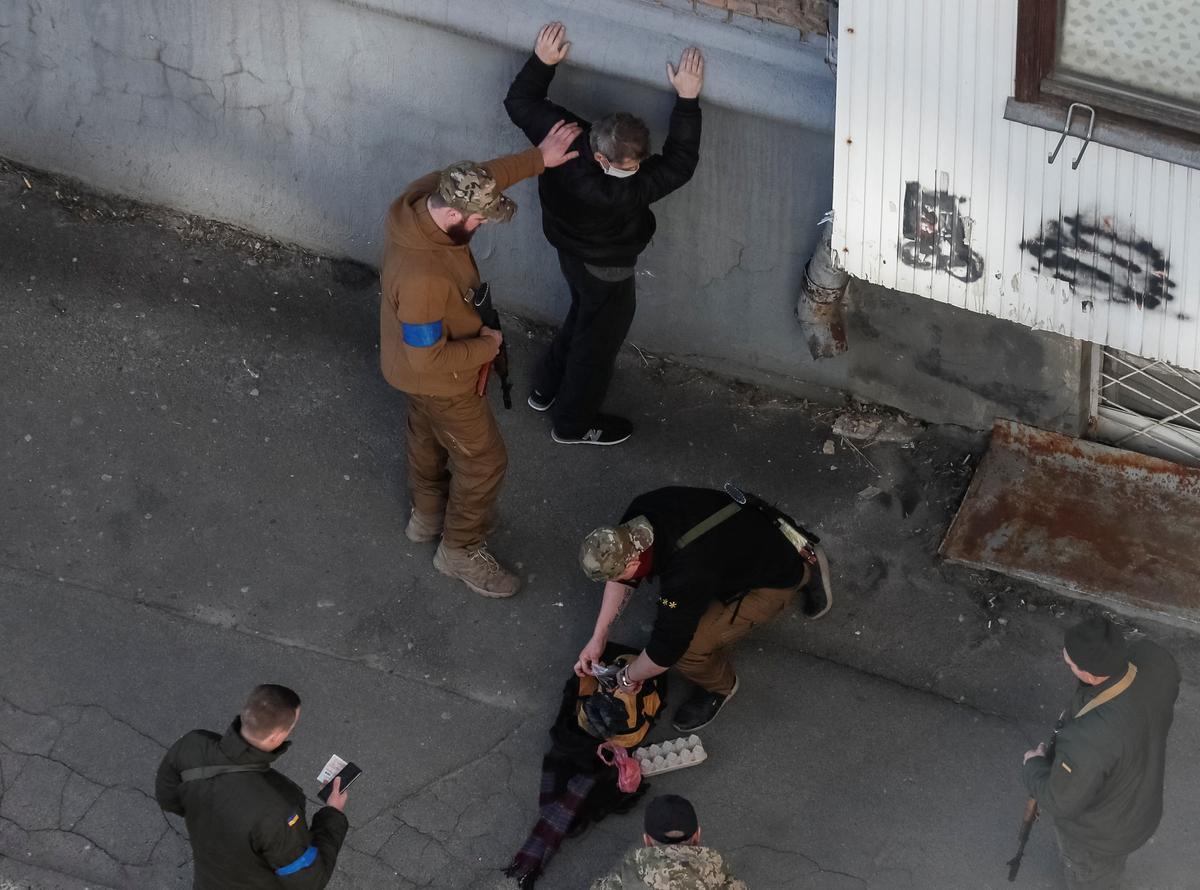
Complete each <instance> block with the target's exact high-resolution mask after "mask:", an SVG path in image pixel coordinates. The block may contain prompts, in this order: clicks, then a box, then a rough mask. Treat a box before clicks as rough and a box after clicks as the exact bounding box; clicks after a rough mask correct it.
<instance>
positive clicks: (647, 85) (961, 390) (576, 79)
mask: <svg viewBox="0 0 1200 890" xmlns="http://www.w3.org/2000/svg"><path fill="white" fill-rule="evenodd" d="M705 10H708V12H705ZM553 18H559V19H562V20H564V21H565V22H566V23H567V26H568V29H569V36H570V39H571V40H572V43H573V47H572V54H571V59H570V60H568V63H567V64H566V65H565V67H564V69H563V70H562V71H561V72H560V73H559V77H558V80H557V81H556V83H555V86H554V88H553V92H552V95H553V97H554V98H555V99H556V100H557V101H559V102H560V103H562V104H564V105H567V106H569V107H572V108H573V109H575V110H576V111H578V112H579V113H580V114H583V115H586V116H594V115H599V114H602V113H604V112H606V111H608V110H612V109H613V108H625V109H627V110H630V111H632V112H634V113H636V114H639V115H641V116H643V117H644V118H645V119H646V120H647V121H648V122H649V123H650V125H651V129H652V131H653V134H654V136H655V139H656V142H660V141H661V139H662V138H663V136H664V135H665V125H666V120H667V115H668V113H669V110H670V107H671V103H672V99H673V93H672V92H671V91H670V88H669V85H668V84H667V82H666V80H665V76H664V70H663V69H664V64H665V61H666V60H667V59H668V58H677V57H678V54H679V51H680V49H682V47H684V46H685V45H687V44H689V43H696V44H698V45H700V46H702V47H703V48H704V49H705V51H706V54H707V56H708V60H709V64H708V72H707V77H708V82H707V84H706V87H705V93H704V100H705V102H704V114H705V129H704V141H703V146H702V158H701V164H700V168H699V171H698V172H697V174H696V177H695V178H694V180H693V181H692V182H691V183H690V184H689V185H688V186H686V187H685V188H684V189H683V190H682V191H680V192H677V193H676V194H674V195H672V196H670V197H668V198H667V199H666V200H664V201H662V202H661V203H660V204H659V205H656V211H657V214H658V217H659V221H660V226H659V232H658V235H657V236H656V238H655V241H654V243H653V245H652V246H651V247H650V249H649V250H648V251H647V252H646V253H645V255H644V256H643V261H642V264H641V267H640V269H639V273H638V289H639V303H640V306H639V311H638V318H637V321H636V323H635V326H634V330H633V333H632V335H631V339H632V340H633V341H635V342H637V343H638V344H640V345H641V346H643V347H645V348H649V349H652V350H655V351H658V352H665V353H672V354H676V355H679V356H682V357H685V358H688V359H690V360H691V361H693V362H695V363H697V364H700V365H703V366H707V367H711V368H715V369H717V370H721V371H724V372H726V373H730V374H733V375H735V376H741V377H750V378H755V377H762V376H763V375H769V376H771V377H772V378H773V379H774V381H775V382H777V383H780V382H781V383H783V384H785V385H789V386H791V387H792V388H793V389H795V388H804V387H805V386H816V387H825V388H830V389H835V390H849V391H852V392H855V393H856V394H858V395H860V396H861V397H863V398H868V399H877V400H880V401H884V402H889V403H892V404H897V405H900V406H902V407H906V408H908V409H909V410H913V411H914V412H915V413H917V414H918V415H922V416H926V417H929V418H930V419H937V420H957V421H958V422H967V423H971V424H973V425H979V424H981V423H982V424H983V425H986V423H987V421H988V420H990V416H991V414H993V413H1001V414H1005V415H1007V416H1014V415H1015V414H1016V413H1018V411H1017V409H1019V408H1021V407H1022V406H1020V405H1013V404H1011V402H1006V401H1005V399H1006V398H1008V397H1011V396H1012V395H1013V394H1016V393H1025V392H1029V391H1034V390H1038V389H1040V388H1041V387H1042V385H1043V384H1044V382H1045V380H1046V379H1047V378H1052V379H1055V380H1059V379H1061V377H1062V375H1063V373H1064V368H1066V367H1067V366H1069V365H1070V362H1071V361H1074V360H1075V359H1077V356H1076V355H1073V353H1072V347H1071V345H1070V344H1069V342H1068V341H1064V343H1065V344H1066V345H1064V346H1062V347H1061V348H1059V347H1051V348H1043V347H1042V346H1040V345H1038V343H1039V342H1040V341H1035V340H1034V339H1033V335H1032V333H1031V332H1028V331H1024V329H1015V330H1014V332H1012V333H1011V335H1010V337H1009V340H1010V341H1011V342H1012V344H1014V345H1015V348H1017V349H1018V350H1019V351H1020V350H1025V351H1026V352H1028V354H1029V355H1028V357H1029V360H1028V361H1021V362H1013V363H1011V365H1012V367H1011V371H1012V373H1014V374H1016V375H1017V377H1018V378H1019V379H1018V380H1016V381H1015V382H1014V381H1010V383H1011V385H1008V384H1006V385H1003V386H1002V385H995V386H992V385H988V383H987V380H985V381H984V382H983V383H979V382H975V381H973V375H975V374H976V373H983V374H985V375H991V374H992V373H993V366H992V364H991V362H989V361H986V360H984V361H981V362H980V363H979V364H978V365H977V366H976V367H969V366H962V367H956V368H953V369H950V368H948V366H947V365H946V362H945V361H944V360H942V361H940V362H939V361H938V360H933V359H930V355H931V352H930V350H931V349H935V350H941V354H942V356H943V359H944V355H945V349H946V346H945V345H941V346H933V345H932V342H933V341H931V340H930V339H929V337H930V335H931V334H932V331H931V330H930V326H931V325H933V324H935V322H934V321H933V320H932V319H931V318H922V317H917V316H914V315H913V313H912V310H911V307H898V306H897V305H896V303H895V301H894V300H874V301H873V302H868V303H863V304H862V305H861V306H859V307H858V309H857V310H856V311H857V313H858V314H857V315H856V318H860V319H869V321H868V322H867V323H866V324H864V325H860V326H859V327H860V329H861V330H863V331H865V330H867V329H870V330H875V331H888V332H899V331H904V332H906V334H911V335H912V337H913V338H914V339H913V340H911V341H909V340H907V339H906V338H904V340H903V342H901V343H899V344H896V343H895V342H894V341H895V340H896V339H900V337H899V335H897V337H894V338H893V342H891V343H886V342H884V341H880V340H877V339H870V338H861V339H860V341H859V342H857V343H855V345H854V346H852V350H855V351H857V350H859V349H864V350H874V351H875V352H874V353H872V354H858V355H856V352H854V351H852V353H851V354H849V355H848V356H844V357H842V358H839V359H835V360H833V361H829V362H824V363H820V364H817V363H814V362H813V361H812V360H811V358H810V357H809V356H808V353H807V350H806V348H805V345H804V341H803V338H802V337H801V335H800V331H799V329H798V327H797V325H796V323H795V321H794V318H793V307H794V303H795V298H796V295H797V292H798V288H799V285H800V281H801V275H802V269H803V266H804V263H805V261H806V259H807V257H808V256H809V254H810V252H811V250H812V248H813V245H814V243H815V240H816V235H817V228H816V223H817V220H818V218H819V217H820V216H821V214H822V213H823V212H824V211H825V210H826V209H828V207H829V206H830V202H831V181H832V168H833V146H832V137H831V133H832V129H833V107H834V103H833V90H834V79H833V76H832V74H831V73H830V72H829V70H828V69H827V67H826V66H825V64H824V62H823V53H824V43H823V41H817V42H815V43H804V42H802V41H801V40H800V39H799V37H798V35H797V33H796V31H795V30H792V29H787V28H783V27H781V26H772V25H770V24H766V23H760V22H755V21H754V20H752V19H749V18H747V17H744V16H735V17H733V19H734V20H733V21H732V22H727V21H725V19H726V18H727V16H725V15H724V14H723V13H721V11H720V10H715V9H711V8H709V7H704V6H698V7H696V8H695V10H693V7H692V6H691V4H689V3H684V2H675V0H669V2H667V3H666V5H660V4H650V3H645V2H641V0H596V2H593V3H589V4H573V3H571V2H569V0H443V2H440V3H434V2H431V0H420V2H417V0H372V2H359V0H0V154H2V155H5V156H8V157H11V158H13V159H15V160H17V161H20V162H23V163H27V164H30V165H32V166H36V167H39V168H44V169H48V170H53V171H56V172H62V173H67V174H70V175H72V176H76V177H78V178H80V179H82V180H84V181H85V182H88V183H90V184H92V185H95V186H97V187H99V188H102V189H107V190H111V191H115V192H119V193H122V194H125V195H129V196H131V197H134V198H138V199H142V200H147V201H151V202H155V203H161V204H166V205H170V206H174V207H178V208H180V209H183V210H186V211H189V212H192V213H196V214H200V215H203V216H207V217H212V218H216V219H221V220H225V221H229V222H233V223H236V224H238V225H242V226H245V227H247V228H249V229H252V230H255V231H259V232H263V233H265V234H267V235H270V236H273V237H276V238H279V239H282V240H286V241H291V242H295V243H298V244H301V245H303V246H306V247H309V248H312V249H315V250H318V251H321V252H323V253H329V254H335V255H338V254H342V255H349V256H352V257H355V258H357V259H360V260H363V261H366V262H370V263H373V262H374V261H375V260H376V259H377V257H378V255H379V250H380V243H379V235H380V231H381V224H382V219H383V215H384V212H385V210H386V207H387V204H388V203H389V201H390V200H391V198H392V197H393V196H394V195H395V194H397V193H398V192H399V191H400V190H401V189H402V188H403V186H404V184H405V183H406V182H407V181H409V180H410V179H412V178H415V177H416V176H418V175H420V174H422V173H424V172H426V171H427V170H430V169H433V168H435V167H439V166H443V165H445V164H446V163H448V162H450V161H454V160H458V159H461V158H465V157H470V158H475V159H482V158H485V157H487V156H491V155H495V154H500V153H504V152H508V151H513V150H518V149H521V148H523V147H525V146H524V143H523V137H522V136H521V134H520V133H519V132H518V131H517V130H516V128H514V127H513V126H512V125H511V124H510V123H509V122H508V120H507V118H506V116H505V114H504V111H503V109H502V107H501V100H502V98H503V95H504V92H505V90H506V88H507V85H508V82H509V80H510V79H511V77H512V76H513V75H514V74H515V72H516V71H517V69H518V68H519V67H520V65H521V64H522V62H523V60H524V58H525V57H526V54H527V52H528V48H529V46H531V44H532V40H533V36H534V35H535V33H536V30H537V27H538V25H539V24H540V23H541V22H543V21H547V20H550V19H553ZM512 194H513V196H514V197H515V198H516V200H517V201H518V203H519V204H520V205H521V208H522V211H521V212H520V213H519V214H518V217H517V219H516V220H515V221H514V222H513V223H512V224H510V225H508V226H495V227H486V228H485V229H484V230H482V233H481V234H480V235H479V236H477V238H476V255H477V257H478V259H479V261H480V266H481V269H482V271H483V273H484V275H485V277H487V278H489V279H490V280H492V281H493V283H494V284H495V285H496V286H497V294H498V296H499V297H500V300H501V302H502V304H503V305H504V306H505V307H506V308H509V309H511V310H513V311H516V312H519V313H521V314H525V315H528V316H531V317H533V318H537V319H541V320H546V321H553V320H555V319H556V318H558V317H559V316H560V315H561V313H562V312H563V311H564V307H565V305H566V300H567V297H566V294H565V292H564V288H563V286H562V285H561V282H560V279H559V276H558V272H557V266H556V262H555V257H554V254H553V251H552V250H551V249H550V248H549V246H548V245H547V244H546V243H545V241H544V239H543V237H542V235H541V231H540V220H539V218H538V217H539V212H538V208H537V200H536V194H535V190H534V187H533V184H532V183H524V184H522V185H520V186H518V187H516V188H515V189H514V190H513V192H512ZM963 316H964V317H963V318H961V319H954V320H953V323H952V324H950V325H949V327H942V328H941V336H940V337H939V340H940V342H943V343H945V342H953V343H956V344H963V343H969V342H973V341H980V342H981V341H982V338H983V336H984V333H983V330H982V327H981V325H982V322H981V321H979V320H977V319H976V318H972V317H970V316H969V314H967V313H963ZM936 324H937V325H939V326H941V325H943V322H942V321H938V322H936ZM852 336H853V331H852ZM881 344H882V345H881ZM897 345H899V346H900V347H901V348H902V349H903V351H902V352H901V353H899V354H898V356H897V355H879V354H878V350H879V349H881V348H885V347H886V348H889V349H890V348H894V347H895V346H897ZM977 352H978V350H977ZM918 355H925V356H926V358H927V359H929V360H927V361H925V362H924V363H918V362H917V361H916V356H918ZM980 358H983V356H982V355H981V356H980ZM893 359H895V360H894V361H893ZM880 366H883V367H886V372H885V373H881V374H879V375H878V376H877V377H875V378H872V377H871V376H870V375H863V376H861V379H859V378H856V377H855V373H856V370H857V371H862V370H863V369H865V368H876V367H880ZM1077 366H1078V363H1077V362H1076V367H1077ZM921 368H923V369H924V370H921ZM938 369H940V370H938ZM963 380H967V381H968V382H967V383H963V382H962V381H963ZM909 382H911V384H912V385H911V386H909ZM939 387H941V388H945V387H949V389H950V390H951V391H952V392H951V393H950V394H948V395H947V394H944V393H940V392H931V391H930V390H931V389H935V390H936V389H938V388H939ZM1006 387H1007V388H1006ZM1055 390H1056V391H1054V392H1051V397H1052V398H1061V390H1060V386H1056V387H1055ZM955 393H957V394H958V395H955ZM972 399H973V400H974V401H973V402H972V403H971V404H969V405H967V404H966V403H967V402H968V401H971V400H972ZM989 399H991V400H992V401H988V400H989ZM980 400H982V401H980ZM993 402H994V404H993ZM964 407H965V410H964V409H963V408H964ZM1056 411H1057V408H1056V406H1051V411H1050V413H1051V414H1053V413H1055V412H1056ZM1043 413H1045V412H1043ZM1057 413H1061V412H1057ZM1048 416H1049V415H1048ZM980 418H982V420H981V419H980ZM1027 419H1033V420H1034V421H1035V422H1037V420H1038V418H1037V417H1034V418H1027Z"/></svg>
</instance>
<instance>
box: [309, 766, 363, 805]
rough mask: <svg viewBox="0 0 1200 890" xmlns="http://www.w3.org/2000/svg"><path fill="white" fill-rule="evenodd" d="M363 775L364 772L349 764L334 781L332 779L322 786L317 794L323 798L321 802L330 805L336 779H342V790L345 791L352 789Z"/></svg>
mask: <svg viewBox="0 0 1200 890" xmlns="http://www.w3.org/2000/svg"><path fill="white" fill-rule="evenodd" d="M361 775H362V770H360V769H359V768H358V767H357V766H355V765H354V764H353V763H347V764H346V765H345V766H343V767H342V768H341V770H340V771H339V772H338V774H337V775H336V776H334V777H333V779H330V780H329V781H328V782H326V783H325V784H324V785H322V786H321V790H320V791H318V792H317V797H319V798H321V800H322V801H324V802H325V803H329V795H330V793H331V792H332V791H333V781H334V779H337V778H340V779H341V780H342V790H343V791H345V790H346V789H347V788H349V787H350V784H351V783H352V782H353V781H354V780H355V779H357V778H358V777H359V776H361Z"/></svg>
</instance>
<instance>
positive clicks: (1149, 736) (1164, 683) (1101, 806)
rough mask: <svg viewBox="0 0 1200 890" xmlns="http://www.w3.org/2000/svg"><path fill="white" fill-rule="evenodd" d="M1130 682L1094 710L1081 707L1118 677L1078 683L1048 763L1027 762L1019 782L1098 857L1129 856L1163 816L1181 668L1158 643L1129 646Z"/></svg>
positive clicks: (1069, 834) (1035, 759)
mask: <svg viewBox="0 0 1200 890" xmlns="http://www.w3.org/2000/svg"><path fill="white" fill-rule="evenodd" d="M1129 660H1130V661H1132V662H1133V663H1134V664H1135V665H1136V666H1137V676H1136V677H1135V678H1134V681H1133V684H1132V685H1131V686H1130V687H1129V688H1128V689H1126V690H1125V691H1124V692H1122V693H1121V694H1120V695H1118V696H1117V697H1116V698H1114V699H1112V700H1111V701H1108V702H1105V703H1104V704H1102V705H1100V706H1099V707H1098V708H1096V709H1095V710H1093V711H1091V712H1089V713H1087V714H1084V715H1083V716H1082V717H1080V718H1079V719H1078V720H1076V719H1074V715H1075V714H1078V713H1079V711H1080V709H1081V708H1083V706H1084V705H1085V704H1087V703H1088V702H1089V701H1091V700H1092V699H1093V698H1095V697H1096V696H1097V695H1099V694H1100V693H1102V692H1103V691H1104V690H1105V689H1107V688H1108V687H1109V686H1112V685H1114V684H1116V683H1118V682H1120V680H1121V679H1122V677H1123V676H1124V674H1122V677H1111V678H1110V679H1109V680H1107V681H1106V682H1105V683H1103V684H1101V685H1100V686H1088V685H1086V684H1080V688H1079V689H1077V690H1076V692H1075V695H1074V697H1073V698H1072V700H1071V706H1070V708H1069V710H1068V712H1067V722H1066V724H1065V725H1064V726H1063V728H1062V730H1061V731H1060V732H1059V734H1058V742H1057V745H1056V747H1055V752H1054V762H1053V763H1051V762H1049V761H1048V760H1047V759H1046V758H1045V757H1031V758H1030V759H1029V760H1028V761H1027V762H1026V764H1025V768H1024V772H1023V778H1024V780H1025V787H1026V788H1028V789H1029V793H1030V794H1031V795H1032V796H1033V797H1034V798H1036V799H1037V802H1038V804H1039V806H1040V807H1041V808H1042V810H1043V811H1044V812H1046V813H1048V814H1049V815H1050V816H1053V817H1054V825H1055V827H1056V828H1057V829H1058V830H1059V831H1060V832H1061V833H1062V834H1063V835H1064V836H1065V837H1067V838H1068V839H1069V840H1071V841H1073V842H1074V843H1075V844H1077V845H1079V846H1081V847H1084V848H1086V849H1089V850H1093V851H1095V852H1096V853H1097V854H1098V855H1101V856H1123V855H1125V854H1127V853H1132V852H1133V851H1134V850H1136V849H1137V848H1138V847H1140V846H1142V844H1144V843H1146V841H1147V840H1149V839H1150V836H1151V835H1152V834H1154V831H1155V829H1156V828H1158V822H1159V819H1161V818H1162V806H1163V774H1164V770H1165V767H1166V755H1167V733H1168V732H1169V731H1170V729H1171V722H1172V720H1173V718H1174V715H1175V699H1176V698H1177V697H1178V695H1179V668H1178V667H1177V666H1176V664H1175V659H1174V658H1172V657H1171V655H1170V653H1168V652H1167V651H1166V650H1165V649H1163V648H1162V647H1161V646H1158V645H1156V644H1154V643H1152V642H1150V641H1149V640H1142V641H1140V642H1138V643H1134V644H1133V645H1132V646H1130V647H1129Z"/></svg>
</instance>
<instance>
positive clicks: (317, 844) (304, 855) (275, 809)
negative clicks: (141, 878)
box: [154, 685, 349, 890]
mask: <svg viewBox="0 0 1200 890" xmlns="http://www.w3.org/2000/svg"><path fill="white" fill-rule="evenodd" d="M299 719H300V696H298V695H296V693H295V692H293V691H292V690H291V689H288V688H287V687H286V686H276V685H263V686H258V687H256V688H255V689H254V691H253V692H251V693H250V696H249V697H248V698H247V699H246V704H245V705H244V706H243V707H242V712H241V714H240V715H238V716H237V717H235V718H234V720H233V724H232V725H231V726H230V727H229V729H227V730H226V731H225V734H224V735H223V736H222V735H218V734H217V733H215V732H209V731H208V730H204V729H197V730H193V731H192V732H189V733H188V734H187V735H185V736H184V737H183V738H181V739H180V740H179V741H177V742H176V743H175V744H174V745H172V746H171V748H170V750H169V751H167V754H166V756H165V757H164V758H163V760H162V763H161V764H160V765H159V767H158V777H157V779H156V780H155V783H154V795H155V797H156V798H157V799H158V804H159V806H161V807H162V808H163V809H164V810H166V811H167V812H168V813H175V814H177V815H180V816H183V817H184V819H185V820H186V822H187V829H188V837H189V838H190V839H191V842H192V858H193V860H194V865H195V878H194V881H193V884H192V887H193V888H194V890H321V888H323V887H324V886H325V885H326V884H328V883H329V879H330V877H332V875H333V869H334V866H335V865H336V863H337V857H338V851H339V850H340V849H341V846H342V841H343V840H345V838H346V831H347V829H348V828H349V824H348V823H347V821H346V816H345V814H344V813H343V809H344V808H345V806H346V798H347V794H346V792H344V791H342V790H341V780H340V779H334V783H335V784H334V787H333V788H332V789H331V791H330V794H329V805H328V806H325V807H322V808H321V809H320V810H318V811H317V814H316V816H314V817H313V822H312V828H311V829H310V828H309V826H308V823H307V821H306V820H305V817H304V792H303V791H302V790H301V789H300V786H298V785H297V784H296V783H295V782H293V781H291V780H290V779H288V778H286V777H285V776H283V775H282V774H280V773H277V772H275V770H273V769H272V768H271V764H272V763H273V762H274V761H275V760H276V759H277V758H278V757H279V756H280V755H282V754H283V752H285V751H286V750H287V749H288V747H290V745H291V742H289V741H287V737H288V736H289V735H291V732H292V730H293V729H295V727H296V721H297V720H299Z"/></svg>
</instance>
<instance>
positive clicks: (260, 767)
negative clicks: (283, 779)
mask: <svg viewBox="0 0 1200 890" xmlns="http://www.w3.org/2000/svg"><path fill="white" fill-rule="evenodd" d="M270 768H271V765H270V764H269V763H252V764H236V763H230V764H226V765H224V766H216V765H213V766H195V767H192V768H191V769H185V770H183V771H182V772H180V774H179V779H180V782H181V783H183V782H194V781H196V780H198V779H211V778H212V777H213V776H221V775H224V774H225V773H265V772H266V771H267V770H269V769H270Z"/></svg>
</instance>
